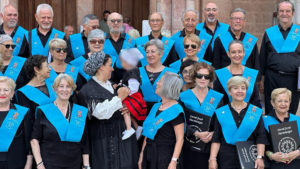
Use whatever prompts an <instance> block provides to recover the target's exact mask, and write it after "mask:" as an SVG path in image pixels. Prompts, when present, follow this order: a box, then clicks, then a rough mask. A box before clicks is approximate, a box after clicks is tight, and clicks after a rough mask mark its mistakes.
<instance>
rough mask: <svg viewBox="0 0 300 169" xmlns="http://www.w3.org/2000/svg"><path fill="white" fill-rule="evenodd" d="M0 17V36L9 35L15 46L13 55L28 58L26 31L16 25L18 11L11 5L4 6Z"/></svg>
mask: <svg viewBox="0 0 300 169" xmlns="http://www.w3.org/2000/svg"><path fill="white" fill-rule="evenodd" d="M0 16H1V18H2V19H3V24H2V25H0V34H8V35H10V36H11V37H12V39H13V42H14V44H15V45H16V46H15V49H14V51H13V55H14V56H22V57H28V46H27V40H28V31H27V30H25V29H24V28H22V27H21V26H19V25H18V16H19V14H18V10H17V9H16V8H15V7H14V6H12V5H6V6H5V7H4V8H3V11H2V13H1V14H0Z"/></svg>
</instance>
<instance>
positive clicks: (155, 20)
mask: <svg viewBox="0 0 300 169" xmlns="http://www.w3.org/2000/svg"><path fill="white" fill-rule="evenodd" d="M161 21H162V20H161V19H150V22H151V23H160V22H161Z"/></svg>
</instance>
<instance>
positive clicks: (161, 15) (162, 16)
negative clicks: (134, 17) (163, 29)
mask: <svg viewBox="0 0 300 169" xmlns="http://www.w3.org/2000/svg"><path fill="white" fill-rule="evenodd" d="M155 13H157V14H159V15H160V17H161V20H162V21H164V15H163V14H162V13H161V12H153V13H152V14H151V15H153V14H155ZM151 15H149V17H148V20H150V17H151Z"/></svg>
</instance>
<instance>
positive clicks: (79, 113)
mask: <svg viewBox="0 0 300 169" xmlns="http://www.w3.org/2000/svg"><path fill="white" fill-rule="evenodd" d="M81 113H82V112H81V111H80V110H78V112H77V117H78V118H81Z"/></svg>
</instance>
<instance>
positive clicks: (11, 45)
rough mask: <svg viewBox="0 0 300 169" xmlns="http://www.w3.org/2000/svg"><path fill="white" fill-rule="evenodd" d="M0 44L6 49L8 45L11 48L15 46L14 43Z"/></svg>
mask: <svg viewBox="0 0 300 169" xmlns="http://www.w3.org/2000/svg"><path fill="white" fill-rule="evenodd" d="M0 44H1V45H3V46H5V48H6V49H9V48H10V47H11V48H12V49H14V48H16V45H15V44H2V43H0Z"/></svg>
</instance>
